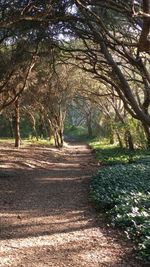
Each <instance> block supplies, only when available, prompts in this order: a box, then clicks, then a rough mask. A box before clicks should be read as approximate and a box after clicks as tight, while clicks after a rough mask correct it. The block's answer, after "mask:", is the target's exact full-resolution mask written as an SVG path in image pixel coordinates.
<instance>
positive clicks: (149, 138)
mask: <svg viewBox="0 0 150 267" xmlns="http://www.w3.org/2000/svg"><path fill="white" fill-rule="evenodd" d="M143 128H144V132H145V136H146V139H147V147H148V148H150V127H149V126H147V125H146V124H145V123H143Z"/></svg>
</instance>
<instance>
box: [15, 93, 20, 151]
mask: <svg viewBox="0 0 150 267" xmlns="http://www.w3.org/2000/svg"><path fill="white" fill-rule="evenodd" d="M15 147H17V148H19V147H20V110H19V98H18V97H17V99H16V101H15Z"/></svg>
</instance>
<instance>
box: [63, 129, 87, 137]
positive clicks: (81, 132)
mask: <svg viewBox="0 0 150 267" xmlns="http://www.w3.org/2000/svg"><path fill="white" fill-rule="evenodd" d="M64 134H65V135H66V136H67V137H69V138H73V139H74V138H75V139H80V140H85V139H86V138H87V137H88V133H87V129H85V128H84V127H82V126H75V125H70V126H66V127H65V131H64Z"/></svg>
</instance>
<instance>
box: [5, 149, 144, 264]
mask: <svg viewBox="0 0 150 267" xmlns="http://www.w3.org/2000/svg"><path fill="white" fill-rule="evenodd" d="M0 148H1V154H0V238H1V240H0V267H8V266H11V267H34V266H35V267H45V266H52V267H73V266H74V267H83V266H85V267H103V266H105V267H108V266H110V267H133V266H135V267H140V266H146V265H144V264H142V263H140V262H139V261H136V259H135V255H134V252H133V244H132V243H130V242H129V241H127V240H125V239H123V238H122V234H120V233H119V232H118V231H116V230H114V229H111V228H110V227H108V226H107V225H106V223H105V219H104V218H102V215H101V216H98V215H97V214H96V212H95V211H94V208H93V207H92V206H91V204H90V203H89V200H88V193H89V192H88V191H89V178H90V177H91V175H92V173H93V172H94V171H95V170H96V168H97V163H96V162H95V160H94V157H93V155H92V153H91V151H90V149H89V148H87V146H85V145H82V144H73V145H68V146H66V147H65V148H63V149H61V150H59V149H55V148H53V147H50V146H49V147H46V146H45V147H44V146H31V145H30V146H27V147H23V148H21V149H19V150H17V149H15V148H13V147H11V146H2V145H1V147H0ZM147 266H148V265H147Z"/></svg>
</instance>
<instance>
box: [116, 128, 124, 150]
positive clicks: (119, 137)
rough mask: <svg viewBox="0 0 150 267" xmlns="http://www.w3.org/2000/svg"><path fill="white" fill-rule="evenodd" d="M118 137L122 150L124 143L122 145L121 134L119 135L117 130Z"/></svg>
mask: <svg viewBox="0 0 150 267" xmlns="http://www.w3.org/2000/svg"><path fill="white" fill-rule="evenodd" d="M116 136H117V139H118V142H119V146H120V147H121V148H123V143H122V140H121V137H120V134H119V132H118V131H117V130H116Z"/></svg>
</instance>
